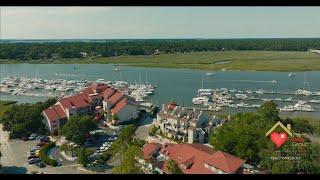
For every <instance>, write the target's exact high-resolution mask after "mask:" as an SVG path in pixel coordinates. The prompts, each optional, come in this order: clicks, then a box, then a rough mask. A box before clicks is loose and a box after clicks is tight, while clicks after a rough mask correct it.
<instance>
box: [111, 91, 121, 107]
mask: <svg viewBox="0 0 320 180" xmlns="http://www.w3.org/2000/svg"><path fill="white" fill-rule="evenodd" d="M123 97H124V94H123V93H121V92H116V93H114V94H113V95H112V96H110V97H109V98H108V99H107V101H108V102H110V103H111V104H113V105H114V104H116V103H117V102H119V101H120V100H121V99H122V98H123Z"/></svg>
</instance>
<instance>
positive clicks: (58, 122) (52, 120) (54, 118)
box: [43, 104, 67, 134]
mask: <svg viewBox="0 0 320 180" xmlns="http://www.w3.org/2000/svg"><path fill="white" fill-rule="evenodd" d="M43 115H44V117H45V120H46V121H45V124H46V125H47V128H48V129H49V130H50V132H51V133H52V134H57V133H58V129H59V128H60V127H61V126H63V125H64V123H65V122H66V121H67V115H66V113H65V112H64V110H63V108H62V107H61V106H60V105H58V104H56V105H53V106H51V107H49V108H48V109H45V110H44V112H43Z"/></svg>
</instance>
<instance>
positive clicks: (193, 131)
mask: <svg viewBox="0 0 320 180" xmlns="http://www.w3.org/2000/svg"><path fill="white" fill-rule="evenodd" d="M221 122H222V121H221V120H219V119H218V118H217V117H216V116H211V115H210V113H209V112H205V111H202V110H199V109H188V108H185V107H180V106H178V105H177V104H174V103H168V104H163V105H162V110H161V111H160V112H159V113H158V114H157V119H156V121H155V125H156V127H157V128H158V129H159V130H160V131H161V133H162V134H163V135H165V136H166V137H168V138H172V139H176V140H179V141H182V142H188V143H189V144H192V143H195V142H198V143H205V142H206V141H207V140H208V135H209V134H210V133H211V132H212V131H213V130H214V128H215V127H217V126H219V125H220V124H221Z"/></svg>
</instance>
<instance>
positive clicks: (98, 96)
mask: <svg viewBox="0 0 320 180" xmlns="http://www.w3.org/2000/svg"><path fill="white" fill-rule="evenodd" d="M97 106H100V107H103V108H102V109H103V111H104V112H106V113H111V114H110V115H111V117H113V116H114V115H117V116H118V118H119V123H121V122H124V121H128V120H131V119H136V118H137V117H138V116H139V109H138V106H139V105H138V104H137V103H136V102H134V99H132V98H130V97H126V96H125V95H124V94H123V93H122V92H119V91H118V90H116V89H113V88H112V87H109V86H108V85H107V84H92V85H90V86H88V87H86V88H85V89H84V90H82V91H80V92H79V93H77V94H75V95H72V96H66V97H63V98H61V99H59V100H58V102H57V103H56V104H55V105H53V106H51V107H49V108H48V109H46V110H44V111H43V112H42V114H43V116H44V117H45V122H46V124H47V126H48V129H49V130H50V132H51V133H52V134H56V133H57V131H58V129H59V128H60V127H62V126H63V124H64V123H65V122H66V121H67V119H69V117H70V116H71V115H96V113H97V110H96V107H97ZM99 112H100V111H99ZM96 117H97V116H96ZM99 117H100V116H99ZM99 119H100V118H99Z"/></svg>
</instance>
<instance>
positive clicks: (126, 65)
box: [0, 60, 320, 72]
mask: <svg viewBox="0 0 320 180" xmlns="http://www.w3.org/2000/svg"><path fill="white" fill-rule="evenodd" d="M319 63H320V60H319ZM2 64H3V65H17V64H31V65H32V64H40V65H43V64H47V65H56V64H65V65H70V64H73V65H82V64H87V65H90V64H101V65H105V64H108V65H114V66H123V67H140V68H162V69H178V70H181V69H182V70H183V69H185V70H197V71H209V70H210V68H206V69H204V68H192V67H191V68H188V67H183V66H182V67H176V66H175V67H170V66H157V65H155V66H153V65H146V64H143V63H141V64H139V63H135V64H134V63H132V64H127V63H107V62H106V63H101V62H90V63H88V62H81V61H80V62H74V61H67V62H49V61H48V62H41V63H32V62H11V63H7V62H5V63H3V62H1V61H0V65H2ZM193 65H197V64H193ZM213 71H222V72H232V71H233V72H234V71H236V72H314V71H320V68H319V69H312V70H309V69H284V70H277V69H258V70H256V69H216V70H213Z"/></svg>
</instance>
